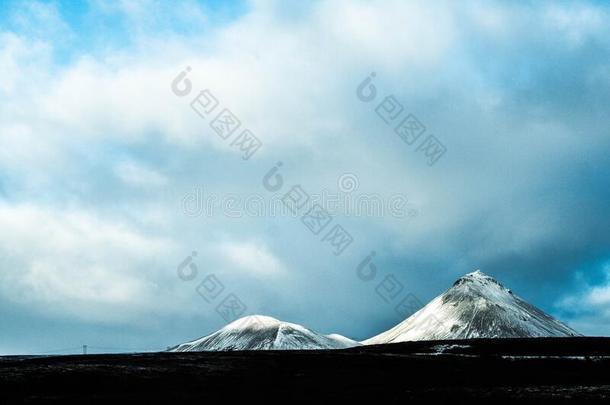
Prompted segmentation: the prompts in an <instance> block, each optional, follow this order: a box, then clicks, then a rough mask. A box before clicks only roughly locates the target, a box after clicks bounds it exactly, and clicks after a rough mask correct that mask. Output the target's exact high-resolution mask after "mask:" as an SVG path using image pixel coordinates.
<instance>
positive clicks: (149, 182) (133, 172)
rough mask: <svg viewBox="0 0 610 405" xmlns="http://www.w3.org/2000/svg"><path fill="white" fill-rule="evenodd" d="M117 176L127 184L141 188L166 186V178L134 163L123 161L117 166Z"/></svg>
mask: <svg viewBox="0 0 610 405" xmlns="http://www.w3.org/2000/svg"><path fill="white" fill-rule="evenodd" d="M115 172H116V174H117V176H118V177H119V178H120V179H121V180H122V181H124V182H125V183H127V184H130V185H134V186H143V187H159V186H164V185H166V184H167V181H168V180H167V178H166V177H165V176H163V175H162V174H159V173H157V172H156V171H155V170H152V169H150V168H147V167H143V166H141V165H138V164H137V163H135V162H130V161H125V162H120V163H119V164H117V166H116V168H115Z"/></svg>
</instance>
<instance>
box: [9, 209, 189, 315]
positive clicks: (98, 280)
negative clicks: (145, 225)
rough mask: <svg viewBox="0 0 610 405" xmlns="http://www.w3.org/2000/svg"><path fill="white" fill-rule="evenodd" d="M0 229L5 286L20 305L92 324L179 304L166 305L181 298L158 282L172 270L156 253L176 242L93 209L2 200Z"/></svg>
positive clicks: (169, 307)
mask: <svg viewBox="0 0 610 405" xmlns="http://www.w3.org/2000/svg"><path fill="white" fill-rule="evenodd" d="M0 228H2V230H3V231H2V233H0V246H1V248H0V249H1V256H2V257H3V263H2V272H1V273H0V279H2V282H1V286H0V291H1V292H2V295H3V296H4V297H6V298H8V299H10V300H11V301H14V302H15V303H17V304H20V305H27V306H29V307H33V308H35V309H36V310H37V311H40V312H42V313H47V314H52V315H61V316H72V317H77V318H80V319H83V320H86V321H90V322H95V321H102V322H106V321H108V322H117V321H120V322H122V321H127V320H134V319H137V318H138V317H139V316H142V314H143V313H147V312H149V311H159V312H171V311H174V310H181V309H177V308H176V307H174V306H171V305H168V303H169V302H180V301H181V300H179V299H178V300H168V298H169V297H168V296H167V295H168V294H171V290H170V289H168V288H167V289H166V288H161V285H160V282H161V281H160V280H162V279H163V278H165V277H166V276H164V273H166V274H169V273H170V272H168V269H166V268H162V267H160V264H161V263H158V262H156V260H155V258H154V253H155V252H159V251H164V252H169V253H173V252H174V251H175V249H176V246H175V243H174V242H173V241H171V240H168V239H166V238H163V237H155V236H151V235H145V234H143V233H142V232H139V231H138V230H136V229H132V228H130V227H129V226H126V225H125V224H122V223H121V222H116V221H113V220H109V219H104V218H99V217H97V216H95V215H92V214H91V213H87V212H82V211H80V212H79V211H62V210H57V209H55V210H51V209H48V208H41V207H37V206H34V205H17V206H7V205H4V204H3V205H1V206H0ZM171 275H172V276H173V273H172V274H171ZM164 299H165V300H168V302H166V303H164V304H161V303H160V302H159V301H158V300H164Z"/></svg>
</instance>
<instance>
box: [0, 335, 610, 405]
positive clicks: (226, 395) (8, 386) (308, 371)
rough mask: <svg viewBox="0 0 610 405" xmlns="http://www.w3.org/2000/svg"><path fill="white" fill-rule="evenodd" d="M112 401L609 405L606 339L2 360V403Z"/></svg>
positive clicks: (609, 367)
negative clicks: (592, 404) (517, 401)
mask: <svg viewBox="0 0 610 405" xmlns="http://www.w3.org/2000/svg"><path fill="white" fill-rule="evenodd" d="M117 399H123V400H127V401H129V402H132V403H133V402H136V403H167V404H174V403H185V402H189V403H194V402H197V403H200V404H201V403H204V401H205V403H211V402H210V401H211V400H214V401H219V402H227V403H234V402H242V400H247V401H248V402H256V403H258V402H264V403H267V402H273V403H277V402H282V403H291V402H305V401H306V402H313V403H333V404H336V403H341V402H345V401H348V400H349V401H350V402H354V403H360V402H362V401H373V402H371V403H380V402H384V403H385V402H389V403H409V402H411V403H413V402H419V403H422V402H424V401H425V402H427V403H430V404H433V403H438V402H440V403H451V404H456V403H485V404H494V403H499V402H507V401H511V402H514V401H515V400H520V401H521V402H531V403H543V402H559V403H568V402H575V403H582V402H588V403H606V404H608V403H610V338H552V339H499V340H489V339H480V340H463V341H444V342H412V343H399V344H392V345H380V346H369V347H360V348H355V349H347V350H337V351H266V352H262V351H259V352H215V353H212V352H208V353H147V354H129V355H89V356H60V357H0V404H8V403H63V404H65V403H80V404H91V403H99V404H109V403H111V401H115V402H116V400H117ZM206 400H207V401H206ZM430 401H434V402H430ZM219 402H214V403H219ZM121 403H122V402H121Z"/></svg>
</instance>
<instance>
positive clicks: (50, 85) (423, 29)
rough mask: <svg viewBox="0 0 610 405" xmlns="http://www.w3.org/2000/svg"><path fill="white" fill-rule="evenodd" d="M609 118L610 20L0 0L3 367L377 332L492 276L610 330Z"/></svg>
mask: <svg viewBox="0 0 610 405" xmlns="http://www.w3.org/2000/svg"><path fill="white" fill-rule="evenodd" d="M609 112H610V5H608V4H607V3H606V2H595V1H588V2H587V1H570V2H568V1H565V2H564V1H548V2H547V1H536V2H533V1H532V2H528V1H525V2H511V1H463V2H451V1H432V2H430V1H398V0H384V1H374V0H373V1H358V0H353V1H345V0H334V1H307V2H304V1H296V0H295V1H272V0H269V1H263V0H251V1H236V2H228V1H195V0H192V1H181V2H160V1H153V0H131V1H128V0H123V1H112V2H105V1H97V0H90V1H84V0H83V1H15V0H8V1H3V2H1V3H0V354H18V353H34V354H35V353H72V352H78V351H79V350H81V349H80V347H82V345H88V346H89V348H90V349H89V350H90V352H109V351H140V350H141V351H148V350H161V349H165V348H166V347H168V346H173V345H175V344H178V343H181V342H184V341H187V340H190V339H193V338H196V337H199V336H203V335H206V334H209V333H211V332H213V331H215V330H217V329H219V328H221V327H222V326H224V325H225V324H226V323H227V322H230V321H231V320H232V319H235V318H236V317H239V316H245V315H251V314H265V315H269V316H273V317H275V318H278V319H282V320H285V321H289V322H295V323H299V324H302V325H305V326H307V327H309V328H312V329H314V330H317V331H320V332H323V333H340V334H343V335H346V336H348V337H351V338H354V339H365V338H368V337H371V336H373V335H375V334H377V333H380V332H382V331H384V330H386V329H388V328H390V327H391V326H394V325H395V324H397V323H398V322H400V321H402V320H403V319H404V318H405V317H406V316H408V315H409V313H408V311H407V310H405V308H409V310H411V312H412V310H413V309H415V308H416V307H417V306H418V305H419V306H421V305H423V304H425V303H426V302H428V301H429V300H431V299H432V298H434V297H435V296H437V295H439V294H440V293H442V292H443V291H444V290H446V289H447V288H449V287H450V286H451V284H452V283H453V282H454V281H455V280H456V279H457V278H459V277H460V276H462V275H464V274H466V273H469V272H472V271H474V270H477V269H480V270H481V271H483V272H484V273H486V274H488V275H490V276H493V277H494V278H496V279H497V280H499V281H500V282H501V283H503V284H504V285H506V286H508V287H509V288H511V289H512V290H513V291H514V292H515V293H516V294H517V295H519V296H521V297H522V298H524V299H526V300H527V301H529V302H530V303H532V304H534V305H536V306H538V307H539V308H541V309H543V310H544V311H546V312H548V313H550V314H552V315H553V316H555V317H558V318H559V319H560V320H562V321H564V322H565V323H567V324H568V325H570V326H571V327H573V328H575V329H576V330H578V331H579V332H581V333H583V334H587V335H606V336H607V335H610V215H609V214H610V203H609V201H610V176H609V174H610V159H608V156H609V154H608V151H609V150H610V134H609V133H608V131H609V130H610V115H609ZM372 252H374V253H372ZM363 269H364V273H366V274H364V273H363ZM372 269H374V270H375V271H374V272H372V271H373V270H372ZM406 304H408V305H406Z"/></svg>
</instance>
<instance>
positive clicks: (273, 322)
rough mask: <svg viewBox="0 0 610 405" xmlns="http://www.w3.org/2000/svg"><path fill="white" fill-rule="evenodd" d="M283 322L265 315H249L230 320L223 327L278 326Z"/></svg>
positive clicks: (260, 327)
mask: <svg viewBox="0 0 610 405" xmlns="http://www.w3.org/2000/svg"><path fill="white" fill-rule="evenodd" d="M282 323H283V322H282V321H280V320H278V319H275V318H273V317H270V316H266V315H249V316H244V317H243V318H239V319H238V320H236V321H233V322H231V323H230V324H228V325H227V326H225V327H224V329H265V328H276V327H279V326H280V325H281V324H282Z"/></svg>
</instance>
